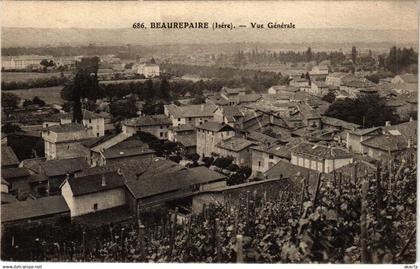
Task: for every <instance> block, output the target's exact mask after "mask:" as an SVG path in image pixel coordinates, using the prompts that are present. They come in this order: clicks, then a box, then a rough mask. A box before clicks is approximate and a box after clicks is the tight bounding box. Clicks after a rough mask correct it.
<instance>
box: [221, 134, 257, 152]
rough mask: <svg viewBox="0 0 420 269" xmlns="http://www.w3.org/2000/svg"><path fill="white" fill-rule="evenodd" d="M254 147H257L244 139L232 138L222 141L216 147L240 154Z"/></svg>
mask: <svg viewBox="0 0 420 269" xmlns="http://www.w3.org/2000/svg"><path fill="white" fill-rule="evenodd" d="M253 145H256V144H255V142H252V141H249V140H246V139H243V138H238V137H231V138H228V139H226V140H223V141H220V142H219V143H218V144H217V145H216V146H217V147H219V148H223V149H227V150H230V151H235V152H238V151H241V150H244V149H246V148H248V147H250V146H253Z"/></svg>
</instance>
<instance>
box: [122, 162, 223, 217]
mask: <svg viewBox="0 0 420 269" xmlns="http://www.w3.org/2000/svg"><path fill="white" fill-rule="evenodd" d="M126 186H127V190H128V192H127V203H128V207H129V208H130V211H131V212H133V213H137V210H138V209H140V210H144V209H147V208H153V207H162V206H168V207H170V206H172V205H174V204H177V202H180V203H182V204H191V203H192V202H191V200H192V197H193V195H194V194H196V193H197V192H198V191H203V190H209V189H214V188H220V187H224V186H226V176H225V175H222V174H219V173H217V172H215V171H212V170H210V169H208V168H206V167H203V166H199V167H194V168H186V167H184V166H182V165H179V164H177V163H175V162H172V161H169V160H163V159H156V160H155V161H154V162H152V163H151V164H150V166H149V167H148V169H147V170H146V171H145V172H144V173H142V174H141V175H139V176H138V177H137V178H135V179H130V180H127V182H126Z"/></svg>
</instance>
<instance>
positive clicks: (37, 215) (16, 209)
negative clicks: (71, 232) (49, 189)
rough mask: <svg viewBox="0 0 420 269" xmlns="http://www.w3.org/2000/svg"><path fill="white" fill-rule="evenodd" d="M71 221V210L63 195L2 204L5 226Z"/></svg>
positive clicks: (3, 225)
mask: <svg viewBox="0 0 420 269" xmlns="http://www.w3.org/2000/svg"><path fill="white" fill-rule="evenodd" d="M63 221H66V222H70V210H69V207H68V206H67V203H66V201H65V200H64V199H63V197H62V196H61V195H57V196H49V197H44V198H39V199H36V200H32V199H28V200H26V201H23V202H16V203H10V204H2V205H1V224H2V227H3V228H6V229H8V228H12V227H16V226H19V227H37V226H39V225H41V224H57V223H63Z"/></svg>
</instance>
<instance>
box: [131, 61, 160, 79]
mask: <svg viewBox="0 0 420 269" xmlns="http://www.w3.org/2000/svg"><path fill="white" fill-rule="evenodd" d="M137 73H138V74H140V75H143V76H145V77H146V78H154V77H158V76H160V68H159V65H157V64H148V63H147V64H141V65H139V66H138V67H137Z"/></svg>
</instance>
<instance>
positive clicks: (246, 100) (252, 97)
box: [231, 94, 262, 105]
mask: <svg viewBox="0 0 420 269" xmlns="http://www.w3.org/2000/svg"><path fill="white" fill-rule="evenodd" d="M261 98H262V96H261V94H245V95H238V97H237V98H236V100H235V101H236V104H237V105H246V104H253V103H256V102H258V101H259V100H261ZM231 101H233V100H231Z"/></svg>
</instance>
